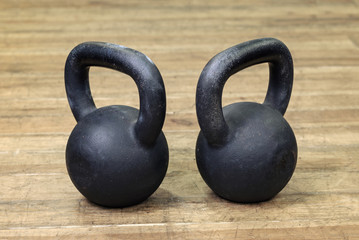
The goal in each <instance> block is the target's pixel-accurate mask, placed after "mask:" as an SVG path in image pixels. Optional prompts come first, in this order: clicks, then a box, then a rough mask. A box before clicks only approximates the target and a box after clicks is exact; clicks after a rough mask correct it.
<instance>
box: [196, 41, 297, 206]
mask: <svg viewBox="0 0 359 240" xmlns="http://www.w3.org/2000/svg"><path fill="white" fill-rule="evenodd" d="M265 62H268V64H269V70H270V77H269V86H268V91H267V95H266V98H265V101H264V103H263V104H258V103H253V102H240V103H233V104H230V105H228V106H226V107H224V108H223V110H222V99H221V98H222V92H223V87H224V84H225V83H226V81H227V79H228V78H229V77H230V76H231V75H233V74H235V73H237V72H239V71H241V70H242V69H244V68H247V67H250V66H252V65H255V64H259V63H265ZM292 83H293V62H292V57H291V55H290V52H289V50H288V48H287V47H286V46H285V45H284V44H283V43H282V42H281V41H279V40H277V39H273V38H264V39H257V40H252V41H248V42H245V43H242V44H239V45H236V46H233V47H231V48H228V49H227V50H225V51H223V52H221V53H219V54H217V55H216V56H215V57H213V58H212V59H211V60H210V61H209V62H208V64H207V65H206V66H205V68H204V70H203V71H202V73H201V76H200V78H199V81H198V85H197V93H196V110H197V118H198V122H199V125H200V127H201V131H200V133H199V136H198V139H197V146H196V159H197V166H198V169H199V171H200V173H201V175H202V177H203V179H204V181H205V182H206V183H207V185H208V186H209V187H210V188H211V189H212V190H213V191H214V192H215V193H216V194H218V195H219V196H221V197H223V198H225V199H227V200H231V201H234V202H241V203H251V202H261V201H266V200H269V199H271V198H272V197H274V196H275V195H276V194H277V193H278V192H280V191H281V190H282V189H283V188H284V187H285V185H286V184H287V183H288V181H289V180H290V178H291V176H292V175H293V172H294V169H295V166H296V162H297V143H296V139H295V136H294V133H293V131H292V129H291V127H290V126H289V124H288V123H287V121H286V120H285V119H284V118H283V115H284V113H285V111H286V109H287V106H288V103H289V99H290V95H291V91H292Z"/></svg>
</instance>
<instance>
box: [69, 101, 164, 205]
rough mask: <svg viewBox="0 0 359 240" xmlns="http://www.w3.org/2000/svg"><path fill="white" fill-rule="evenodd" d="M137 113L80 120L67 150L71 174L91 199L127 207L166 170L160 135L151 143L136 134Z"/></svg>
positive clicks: (120, 109)
mask: <svg viewBox="0 0 359 240" xmlns="http://www.w3.org/2000/svg"><path fill="white" fill-rule="evenodd" d="M137 117H138V110H137V109H135V108H131V107H127V106H108V107H104V108H100V109H97V110H96V111H94V112H92V113H90V114H88V115H87V116H86V117H84V118H83V119H82V120H81V121H79V122H78V124H77V125H76V127H75V128H74V130H73V131H72V133H71V135H70V137H69V140H68V144H67V148H66V165H67V170H68V173H69V176H70V178H71V180H72V182H73V183H74V185H75V186H76V188H77V189H78V190H79V191H80V193H81V194H82V195H83V196H85V197H86V198H87V199H88V200H89V201H91V202H93V203H95V204H98V205H101V206H104V207H127V206H131V205H135V204H138V203H140V202H143V201H144V200H146V199H147V198H148V197H149V196H151V195H152V194H153V193H154V192H155V191H156V190H157V188H158V187H159V186H160V184H161V182H162V180H163V178H164V176H165V174H166V171H167V167H168V146H167V141H166V138H165V136H164V134H163V133H162V132H161V133H160V135H159V136H158V137H157V139H156V141H155V142H154V143H153V144H152V145H144V144H143V143H141V142H140V141H139V140H138V139H137V137H136V135H135V131H134V126H135V125H134V124H135V122H136V120H137Z"/></svg>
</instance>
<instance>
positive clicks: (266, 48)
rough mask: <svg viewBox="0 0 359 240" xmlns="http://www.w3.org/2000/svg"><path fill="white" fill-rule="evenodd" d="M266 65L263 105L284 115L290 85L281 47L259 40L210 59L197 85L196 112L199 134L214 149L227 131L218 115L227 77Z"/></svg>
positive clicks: (289, 61) (289, 59)
mask: <svg viewBox="0 0 359 240" xmlns="http://www.w3.org/2000/svg"><path fill="white" fill-rule="evenodd" d="M265 62H268V63H269V71H270V73H269V84H268V90H267V95H266V97H265V100H264V103H263V104H264V105H267V106H270V107H271V108H273V109H276V110H278V111H279V112H280V113H281V114H282V115H284V113H285V111H286V109H287V106H288V104H289V100H290V96H291V92H292V85H293V60H292V56H291V54H290V52H289V50H288V48H287V47H286V45H285V44H284V43H282V42H281V41H279V40H277V39H274V38H262V39H256V40H251V41H248V42H244V43H241V44H238V45H236V46H233V47H231V48H228V49H226V50H224V51H222V52H220V53H218V54H217V55H216V56H214V57H213V58H212V59H211V60H210V61H209V62H208V63H207V65H206V66H205V68H204V69H203V71H202V73H201V76H200V78H199V81H198V84H197V92H196V111H197V118H198V122H199V125H200V127H201V131H202V133H203V134H204V136H205V137H206V139H207V141H208V142H209V143H210V144H212V145H215V146H220V145H222V144H223V143H225V142H226V139H227V137H228V136H229V128H228V125H227V123H226V121H225V119H224V116H223V111H222V93H223V88H224V85H225V83H226V81H227V80H228V78H229V77H230V76H232V75H233V74H235V73H237V72H239V71H241V70H243V69H245V68H247V67H250V66H253V65H256V64H260V63H265Z"/></svg>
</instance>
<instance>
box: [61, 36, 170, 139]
mask: <svg viewBox="0 0 359 240" xmlns="http://www.w3.org/2000/svg"><path fill="white" fill-rule="evenodd" d="M91 66H98V67H105V68H110V69H114V70H117V71H120V72H122V73H125V74H127V75H129V76H131V77H132V78H133V80H134V81H135V83H136V85H137V89H138V92H139V95H140V110H139V115H138V119H137V122H136V125H135V134H136V136H137V137H138V138H139V140H140V141H141V142H142V143H144V144H148V145H150V144H152V143H153V142H154V141H155V140H156V139H157V137H158V135H159V134H160V133H161V130H162V126H163V123H164V119H165V115H166V92H165V87H164V83H163V80H162V76H161V74H160V72H159V70H158V69H157V67H156V65H155V64H154V63H153V62H152V61H151V60H150V59H149V58H148V57H147V56H146V55H144V54H142V53H140V52H138V51H136V50H133V49H130V48H126V47H123V46H120V45H116V44H110V43H104V42H85V43H81V44H79V45H78V46H76V47H75V48H74V49H73V50H72V51H71V52H70V54H69V56H68V57H67V60H66V65H65V87H66V93H67V98H68V101H69V105H70V108H71V110H72V113H73V115H74V117H75V119H76V121H80V120H81V119H82V118H84V117H85V116H86V115H88V114H90V113H91V112H93V111H95V110H96V109H97V108H96V106H95V103H94V101H93V98H92V95H91V90H90V85H89V69H90V67H91Z"/></svg>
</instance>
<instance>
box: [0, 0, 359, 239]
mask: <svg viewBox="0 0 359 240" xmlns="http://www.w3.org/2000/svg"><path fill="white" fill-rule="evenodd" d="M260 37H275V38H279V39H281V40H282V41H283V42H285V43H286V45H287V46H288V48H289V49H290V50H291V52H292V55H293V58H294V64H295V81H294V88H293V95H292V99H291V102H290V105H289V108H288V111H287V113H286V115H285V117H286V119H287V120H288V122H289V123H290V124H291V126H292V127H293V130H294V132H295V134H296V137H297V141H298V147H299V158H298V165H297V169H296V171H295V173H294V176H293V177H292V179H291V181H290V182H289V184H288V185H287V186H286V187H285V189H284V190H283V191H282V192H280V193H279V194H278V195H277V196H276V197H275V198H274V199H272V200H270V201H268V202H264V203H259V204H235V203H231V202H228V201H226V200H223V199H221V198H219V197H217V196H216V195H215V194H214V193H212V191H211V190H210V189H209V188H208V187H207V186H206V184H205V183H204V181H203V180H202V178H201V176H200V175H199V173H198V171H197V167H196V163H195V156H194V150H195V149H194V148H195V141H196V137H197V134H198V131H199V126H198V124H197V120H196V113H195V105H194V103H195V90H196V83H197V80H198V77H199V75H200V73H201V71H202V69H203V67H204V65H205V64H206V63H207V62H208V61H209V59H210V58H211V57H213V56H214V55H215V54H216V53H218V52H220V51H222V50H224V49H226V48H228V47H230V46H233V45H235V44H238V43H240V42H243V41H247V40H250V39H254V38H260ZM83 41H106V42H113V43H117V44H121V45H125V46H127V47H131V48H134V49H137V50H139V51H141V52H143V53H145V54H146V55H148V56H149V57H150V58H151V59H152V60H153V61H154V62H155V63H156V65H157V66H158V68H159V69H160V71H161V73H162V76H163V78H164V81H165V86H166V91H167V116H166V121H165V125H164V132H165V135H166V137H167V140H168V144H169V149H170V165H169V168H168V172H167V175H166V178H165V179H164V181H163V183H162V185H161V186H160V188H159V189H158V190H157V191H156V192H155V194H154V195H153V196H151V197H150V198H149V199H148V200H147V201H145V202H143V203H142V204H139V205H137V206H133V207H129V208H124V209H106V208H102V207H99V206H96V205H94V204H91V203H90V202H88V201H87V200H86V199H85V198H84V197H83V196H82V195H81V194H80V193H79V192H78V191H77V190H76V189H75V187H74V186H73V184H72V183H71V181H70V179H69V177H68V175H67V172H66V166H65V156H64V151H65V146H66V142H67V138H68V136H69V134H70V132H71V130H72V129H73V127H74V126H75V124H76V122H75V120H74V118H73V116H72V114H71V111H70V109H69V106H68V103H67V99H66V94H65V89H64V81H63V68H64V63H65V60H66V57H67V54H68V53H69V51H70V50H71V49H72V48H73V47H74V46H75V45H77V44H78V43H80V42H83ZM0 63H1V64H0V100H1V104H0V239H62V238H63V239H112V238H117V239H359V79H358V76H359V1H358V0H338V1H335V0H330V1H328V0H291V1H281V2H279V1H269V0H253V1H247V2H245V1H234V0H221V1H219V0H215V1H200V0H193V1H180V0H178V1H164V0H161V1H140V0H134V1H119V0H105V1H90V0H77V1H73V0H71V1H70V0H63V1H47V0H39V1H28V0H18V1H13V0H1V1H0ZM267 80H268V69H267V67H266V66H265V65H259V66H255V67H252V68H249V69H246V70H244V71H242V72H241V73H239V74H237V75H235V76H232V77H231V79H230V80H229V81H228V83H227V84H226V87H225V90H224V94H223V103H224V105H226V104H229V103H232V102H235V101H258V102H261V101H262V100H263V99H264V96H265V92H266V87H267ZM91 87H92V92H93V95H94V98H95V101H96V104H97V105H98V106H105V105H109V104H126V105H131V106H135V107H137V106H138V94H137V90H136V86H135V84H134V82H133V81H132V80H131V79H130V77H128V76H124V75H123V74H120V73H116V72H114V71H111V70H105V69H99V68H93V69H91Z"/></svg>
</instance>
